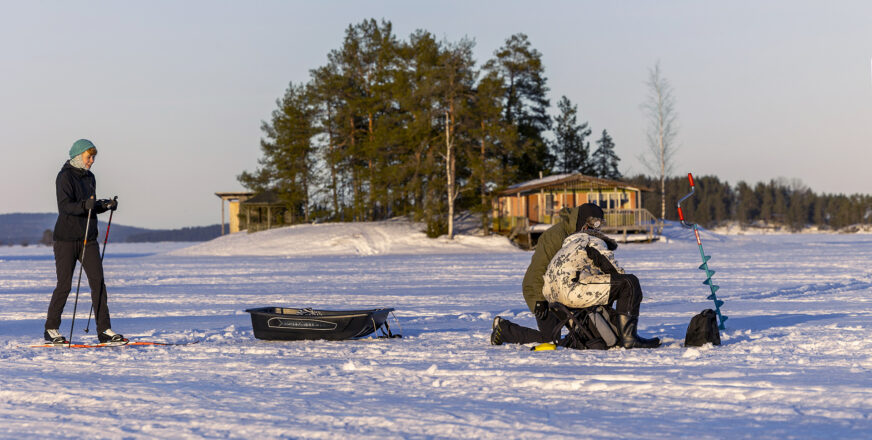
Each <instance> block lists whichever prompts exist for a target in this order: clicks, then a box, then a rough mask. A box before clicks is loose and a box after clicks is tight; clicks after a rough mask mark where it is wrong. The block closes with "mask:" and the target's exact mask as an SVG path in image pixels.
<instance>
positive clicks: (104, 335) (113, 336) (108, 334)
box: [97, 328, 127, 344]
mask: <svg viewBox="0 0 872 440" xmlns="http://www.w3.org/2000/svg"><path fill="white" fill-rule="evenodd" d="M97 339H99V340H100V343H101V344H126V343H127V339H125V338H124V335H121V334H118V333H115V332H114V331H112V329H111V328H110V329H106V330H104V331H102V332H100V333H97Z"/></svg>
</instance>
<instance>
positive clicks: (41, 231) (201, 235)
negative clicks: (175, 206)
mask: <svg viewBox="0 0 872 440" xmlns="http://www.w3.org/2000/svg"><path fill="white" fill-rule="evenodd" d="M57 218H58V215H57V214H56V213H40V214H37V213H17V214H0V246H2V245H25V246H27V245H31V244H46V245H48V244H51V242H52V229H53V228H54V226H55V221H56V220H57ZM106 229H107V228H106V223H105V222H104V221H103V220H100V223H99V226H98V228H97V231H98V232H99V235H98V238H97V241H99V242H101V243H102V242H103V241H104V236H103V234H104V233H105V232H106ZM109 234H110V237H109V241H111V242H113V243H121V242H127V243H133V242H156V241H207V240H211V239H213V238H216V237H219V236H220V235H221V225H217V224H216V225H210V226H195V227H188V228H181V229H146V228H138V227H134V226H125V225H120V224H117V223H113V224H112V227H111V230H110V232H109Z"/></svg>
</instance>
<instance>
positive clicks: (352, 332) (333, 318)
mask: <svg viewBox="0 0 872 440" xmlns="http://www.w3.org/2000/svg"><path fill="white" fill-rule="evenodd" d="M245 311H246V312H248V313H250V314H251V326H252V328H254V337H255V338H257V339H266V340H284V341H299V340H314V339H326V340H330V341H340V340H345V339H354V338H361V337H364V336H367V335H370V334H372V333H374V332H378V331H379V330H381V332H380V333H381V334H378V333H377V336H378V337H384V338H399V337H402V336H401V335H395V334H393V333H391V329H390V326H389V325H388V322H387V320H388V315H389V314H390V313H391V312H393V311H394V309H393V308H386V309H374V310H314V309H308V308H306V309H294V308H288V307H260V308H256V309H246V310H245Z"/></svg>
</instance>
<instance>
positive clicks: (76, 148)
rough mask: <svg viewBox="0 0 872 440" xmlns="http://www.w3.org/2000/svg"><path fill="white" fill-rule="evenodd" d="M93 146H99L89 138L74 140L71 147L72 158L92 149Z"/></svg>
mask: <svg viewBox="0 0 872 440" xmlns="http://www.w3.org/2000/svg"><path fill="white" fill-rule="evenodd" d="M91 148H97V147H95V146H94V143H92V142H91V141H89V140H87V139H79V140H77V141H75V142H73V146H72V148H70V159H72V158H74V157H76V156H78V155H80V154H82V153H84V152H86V151H88V150H90V149H91Z"/></svg>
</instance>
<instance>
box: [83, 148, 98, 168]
mask: <svg viewBox="0 0 872 440" xmlns="http://www.w3.org/2000/svg"><path fill="white" fill-rule="evenodd" d="M96 157H97V153H96V152H94V153H91V152H90V151H86V152H84V153H82V163H84V164H85V169H86V170H90V169H91V165H94V159H95V158H96Z"/></svg>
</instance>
